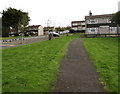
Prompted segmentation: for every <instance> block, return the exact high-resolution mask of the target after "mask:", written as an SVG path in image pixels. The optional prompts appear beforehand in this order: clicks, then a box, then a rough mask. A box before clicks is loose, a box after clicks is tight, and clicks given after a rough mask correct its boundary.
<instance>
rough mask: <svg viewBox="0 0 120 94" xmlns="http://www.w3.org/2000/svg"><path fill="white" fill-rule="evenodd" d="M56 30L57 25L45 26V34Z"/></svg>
mask: <svg viewBox="0 0 120 94" xmlns="http://www.w3.org/2000/svg"><path fill="white" fill-rule="evenodd" d="M53 31H55V27H50V26H49V27H44V34H45V35H47V34H48V33H49V32H53Z"/></svg>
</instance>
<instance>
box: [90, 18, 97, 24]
mask: <svg viewBox="0 0 120 94" xmlns="http://www.w3.org/2000/svg"><path fill="white" fill-rule="evenodd" d="M89 23H91V24H92V23H97V19H90V20H89Z"/></svg>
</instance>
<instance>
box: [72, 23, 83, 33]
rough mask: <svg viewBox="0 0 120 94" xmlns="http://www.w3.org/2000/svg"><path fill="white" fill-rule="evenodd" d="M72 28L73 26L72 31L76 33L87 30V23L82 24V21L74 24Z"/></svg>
mask: <svg viewBox="0 0 120 94" xmlns="http://www.w3.org/2000/svg"><path fill="white" fill-rule="evenodd" d="M71 26H72V29H73V30H75V31H76V30H80V31H82V30H85V22H80V21H78V22H77V21H76V22H72V23H71Z"/></svg>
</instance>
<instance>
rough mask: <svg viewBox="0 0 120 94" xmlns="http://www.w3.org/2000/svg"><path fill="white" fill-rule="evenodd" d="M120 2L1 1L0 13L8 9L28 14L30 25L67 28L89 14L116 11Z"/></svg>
mask: <svg viewBox="0 0 120 94" xmlns="http://www.w3.org/2000/svg"><path fill="white" fill-rule="evenodd" d="M118 1H120V0H2V1H1V2H0V12H1V11H2V10H5V9H6V8H8V7H12V8H16V9H21V10H23V11H25V12H29V16H30V19H31V21H30V25H42V26H46V23H47V20H48V19H49V20H50V21H51V26H52V25H54V26H68V25H70V24H71V21H77V20H78V21H79V20H84V17H85V16H87V15H88V14H89V11H90V10H91V12H92V13H93V15H100V14H111V13H115V12H117V11H118Z"/></svg>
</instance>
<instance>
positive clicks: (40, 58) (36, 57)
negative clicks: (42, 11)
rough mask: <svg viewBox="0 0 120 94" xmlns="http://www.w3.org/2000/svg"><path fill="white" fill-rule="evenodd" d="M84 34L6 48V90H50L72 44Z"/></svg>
mask: <svg viewBox="0 0 120 94" xmlns="http://www.w3.org/2000/svg"><path fill="white" fill-rule="evenodd" d="M79 37H80V34H74V35H72V36H64V37H60V38H57V39H52V40H51V41H49V40H46V41H42V42H37V43H34V44H29V45H24V46H20V47H14V48H8V49H4V50H3V58H2V62H3V67H2V68H3V69H2V71H3V92H50V91H51V90H52V87H53V86H54V85H55V82H56V77H57V74H58V72H59V65H60V61H61V60H62V59H63V58H64V56H65V53H66V50H67V47H68V44H69V43H70V42H71V41H73V40H74V39H76V38H79Z"/></svg>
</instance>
